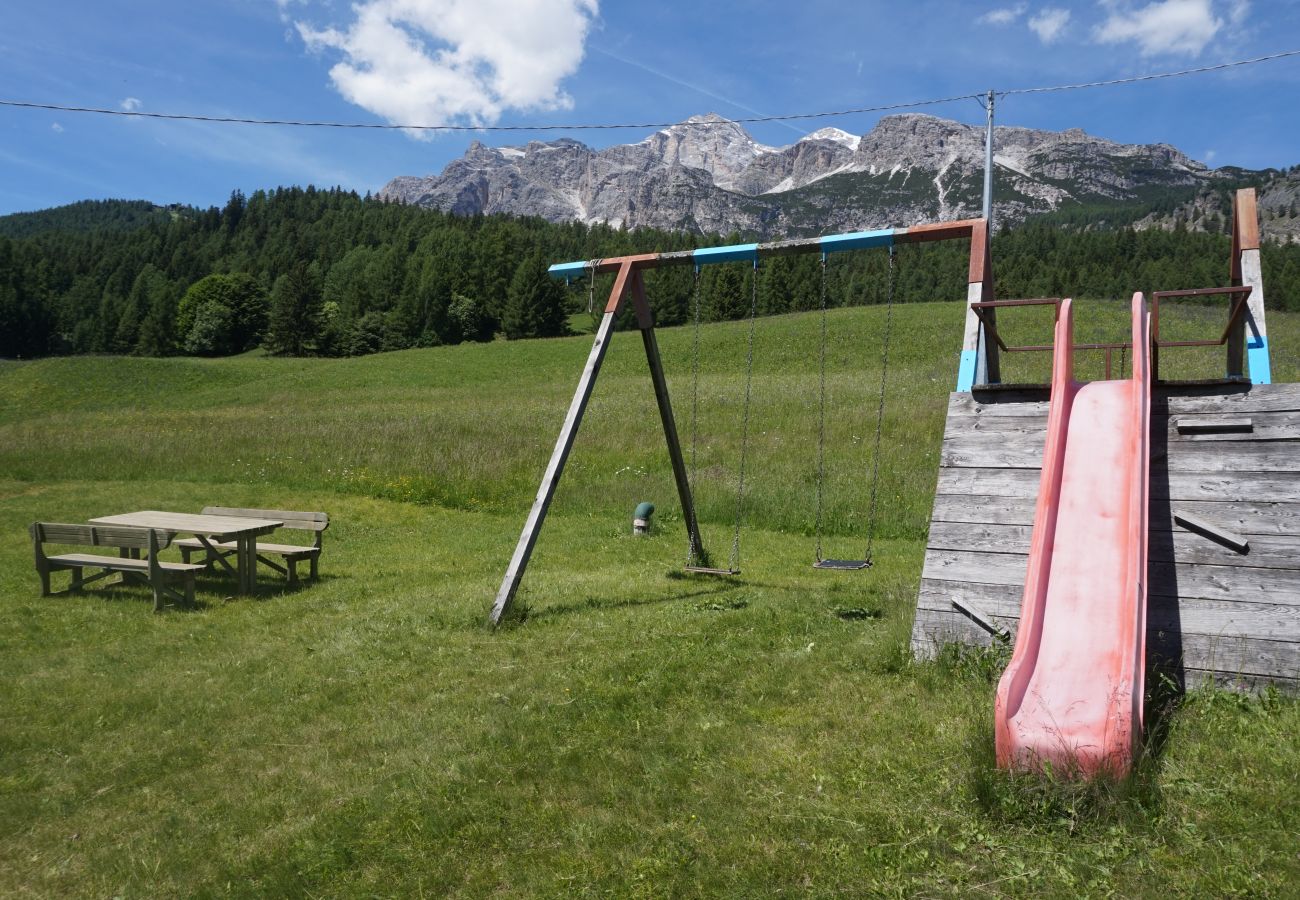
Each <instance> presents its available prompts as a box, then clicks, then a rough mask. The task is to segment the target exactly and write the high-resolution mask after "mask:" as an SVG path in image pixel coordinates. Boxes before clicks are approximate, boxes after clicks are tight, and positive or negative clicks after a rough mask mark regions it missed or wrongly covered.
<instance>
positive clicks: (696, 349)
mask: <svg viewBox="0 0 1300 900" xmlns="http://www.w3.org/2000/svg"><path fill="white" fill-rule="evenodd" d="M692 305H693V307H694V308H693V318H694V324H695V328H694V338H693V342H692V345H691V464H690V467H689V470H688V471H687V473H686V480H687V484H689V485H690V489H691V496H692V497H694V496H695V470H696V464H695V452H696V444H697V441H696V436H697V435H698V433H699V428H698V425H699V413H700V267H699V266H696V267H695V288H694V292H693V299H692ZM697 527H698V526H697ZM699 553H700V548H699V547H697V546H696V535H695V532H694V531H691V533H690V537H689V538H688V545H687V550H686V565H688V566H693V565H695V564H696V561H697V557H698V556H699Z"/></svg>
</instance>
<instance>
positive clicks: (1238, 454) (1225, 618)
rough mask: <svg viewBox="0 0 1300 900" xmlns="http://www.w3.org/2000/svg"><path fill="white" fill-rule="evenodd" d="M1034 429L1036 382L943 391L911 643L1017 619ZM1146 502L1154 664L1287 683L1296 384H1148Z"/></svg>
mask: <svg viewBox="0 0 1300 900" xmlns="http://www.w3.org/2000/svg"><path fill="white" fill-rule="evenodd" d="M1046 427H1047V393H1046V391H1037V392H1035V391H1024V392H1006V391H989V392H982V391H978V390H977V391H975V392H973V393H954V394H952V396H951V397H950V399H949V406H948V424H947V428H946V430H945V434H944V440H943V451H942V457H941V462H940V470H939V481H938V489H937V492H936V494H935V500H934V511H933V515H932V517H931V524H930V538H929V542H928V544H927V549H926V555H925V567H924V569H923V571H922V577H921V590H920V595H919V598H918V601H917V610H916V620H915V624H914V625H913V630H912V646H913V649H914V651H915V652H916V653H917V655H918V656H922V657H924V656H928V655H932V654H933V653H934V652H935V650H936V649H937V648H938V647H939V646H940V645H942V644H944V643H950V642H959V643H965V644H977V645H987V644H990V643H991V642H993V641H996V640H999V638H998V636H997V635H996V634H995V633H994V631H993V630H991V629H990V627H988V626H989V625H992V626H993V629H996V628H999V627H1000V628H1005V629H1007V630H1008V631H1010V632H1014V630H1015V628H1016V624H1017V622H1018V619H1019V613H1020V601H1021V593H1022V591H1023V588H1024V582H1025V567H1026V563H1027V560H1028V552H1029V536H1030V531H1031V528H1032V526H1033V519H1034V503H1035V498H1036V497H1037V495H1038V486H1039V472H1040V466H1041V460H1042V452H1043V441H1044V436H1045V434H1046ZM1150 514H1151V518H1150V561H1149V565H1148V584H1149V598H1150V599H1149V606H1148V615H1147V626H1148V644H1147V650H1148V656H1149V657H1150V658H1151V659H1152V661H1153V662H1154V663H1155V664H1156V665H1157V666H1158V667H1159V668H1160V669H1161V670H1162V671H1165V672H1167V673H1169V674H1171V675H1172V676H1173V677H1175V678H1177V679H1179V680H1181V681H1184V682H1185V684H1186V685H1187V686H1189V687H1190V686H1194V685H1195V684H1198V683H1200V682H1203V681H1205V680H1206V679H1213V680H1214V681H1216V682H1217V683H1219V684H1221V685H1225V686H1230V687H1238V688H1242V689H1256V688H1258V687H1260V686H1262V685H1264V684H1268V683H1273V684H1277V685H1278V686H1279V687H1281V688H1282V689H1284V690H1286V691H1288V692H1291V693H1297V692H1300V384H1273V385H1249V384H1241V385H1212V386H1188V387H1177V386H1167V387H1158V388H1157V389H1156V392H1155V396H1154V397H1153V408H1152V417H1151V508H1150ZM1242 543H1244V544H1245V548H1244V549H1240V548H1241V544H1242ZM1102 601H1103V598H1098V602H1102ZM981 617H985V618H987V620H989V621H988V622H987V623H986V624H981V623H980V622H979V621H978V620H979V619H980V618H981Z"/></svg>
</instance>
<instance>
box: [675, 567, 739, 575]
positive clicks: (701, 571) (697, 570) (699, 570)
mask: <svg viewBox="0 0 1300 900" xmlns="http://www.w3.org/2000/svg"><path fill="white" fill-rule="evenodd" d="M682 571H683V572H690V573H692V574H694V575H739V574H740V570H739V569H714V568H710V567H709V566H683V567H682Z"/></svg>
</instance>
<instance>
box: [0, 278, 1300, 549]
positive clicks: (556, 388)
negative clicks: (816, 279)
mask: <svg viewBox="0 0 1300 900" xmlns="http://www.w3.org/2000/svg"><path fill="white" fill-rule="evenodd" d="M1040 313H1042V314H1040ZM893 316H894V321H893V326H892V327H893V333H894V340H893V346H892V347H891V351H890V368H889V389H888V396H887V405H886V419H885V435H884V441H883V453H884V454H885V455H884V457H883V459H882V466H881V469H882V472H883V475H882V494H881V497H882V499H883V500H884V501H885V502H884V504H883V506H882V510H883V519H882V524H883V528H884V531H885V533H886V534H892V535H895V536H900V537H917V536H920V535H923V534H924V530H925V527H926V523H927V521H928V517H929V504H930V497H931V494H932V492H933V487H934V477H935V470H936V466H937V463H938V456H937V454H938V447H939V440H940V437H941V435H942V429H943V422H944V415H945V409H946V405H945V402H946V397H947V395H948V393H949V391H951V390H952V387H953V382H954V379H955V377H956V360H957V356H958V350H959V342H960V332H961V322H962V305H961V304H960V303H943V304H908V305H903V306H897V307H896V308H895V309H894V313H893ZM885 317H886V310H885V308H883V307H879V306H877V307H867V308H855V309H847V310H836V311H833V312H832V313H831V315H830V319H829V324H830V335H831V340H830V353H829V357H828V367H827V371H828V384H829V388H830V392H829V401H828V403H829V406H828V408H829V411H830V419H829V422H828V445H827V457H826V459H827V471H828V472H829V473H830V489H829V491H828V509H827V521H828V522H829V523H830V526H831V528H832V530H837V531H841V532H846V533H853V532H857V531H860V530H861V529H862V527H863V525H864V521H863V515H864V509H865V502H864V501H865V495H866V494H865V492H866V490H867V489H868V487H869V486H868V485H867V484H866V483H865V473H866V472H867V471H868V468H867V466H868V464H869V461H870V459H869V448H870V446H871V441H870V440H869V437H870V435H871V433H872V429H873V427H874V420H873V416H872V415H871V413H872V412H873V411H874V408H875V404H876V398H877V393H876V392H877V390H878V385H879V372H880V369H879V367H880V359H881V356H880V354H881V340H882V336H883V332H884V326H885ZM1221 318H1222V310H1220V309H1217V308H1204V307H1187V308H1184V309H1181V310H1178V311H1166V312H1164V313H1163V314H1162V328H1163V329H1165V331H1166V333H1168V334H1176V335H1177V336H1193V335H1202V336H1203V335H1204V334H1207V333H1209V332H1213V331H1216V330H1217V328H1218V327H1219V326H1218V323H1219V321H1220V319H1221ZM1078 321H1079V325H1078V336H1077V339H1078V340H1079V341H1081V342H1082V341H1085V340H1103V339H1104V340H1115V339H1118V338H1120V337H1121V336H1122V335H1123V334H1124V333H1125V329H1126V327H1127V323H1126V321H1125V311H1124V308H1123V305H1122V304H1117V303H1102V302H1097V303H1081V304H1080V306H1079V310H1078ZM1269 326H1270V333H1271V336H1272V347H1273V352H1274V360H1273V367H1274V373H1275V377H1276V378H1277V380H1279V381H1287V380H1297V379H1300V315H1297V314H1294V313H1271V314H1270V320H1269ZM1003 331H1004V333H1005V335H1006V337H1007V339H1008V340H1009V341H1010V342H1012V343H1020V344H1025V343H1043V342H1047V341H1049V340H1050V338H1049V335H1050V327H1049V320H1048V318H1047V317H1046V314H1045V313H1043V311H1042V310H1036V311H1034V312H1025V313H1023V314H1022V315H1007V316H1004V317H1003ZM819 334H820V318H819V316H818V315H817V314H816V313H805V314H794V315H785V316H775V317H771V318H767V319H763V320H760V321H759V322H758V325H757V331H756V341H755V357H754V382H753V403H752V411H751V437H750V446H749V454H750V457H749V460H748V466H749V471H748V473H747V497H746V509H747V517H748V519H749V521H750V522H752V523H753V524H755V525H759V526H762V527H766V528H771V529H781V530H791V531H797V532H807V531H809V530H810V529H811V527H812V517H813V499H814V489H815V460H816V453H815V451H816V434H817V420H816V416H817V384H818V359H819V349H818V348H819ZM745 335H746V324H745V323H744V322H734V323H724V324H715V325H708V326H705V327H704V328H703V329H702V332H701V354H702V363H701V371H702V375H701V382H700V387H699V394H698V403H699V421H700V428H699V435H698V440H697V454H698V457H699V475H698V482H697V483H698V491H699V495H700V505H701V509H702V511H703V515H704V517H705V519H706V521H708V522H710V523H712V524H713V525H715V526H716V525H721V524H723V523H726V522H728V521H729V520H730V519H731V516H732V514H733V510H734V502H735V499H734V493H733V484H734V479H735V468H736V465H737V463H738V460H739V451H740V434H741V421H742V412H743V410H742V405H743V404H742V400H743V396H744V359H745V348H746V345H745ZM660 343H661V346H662V350H663V354H664V360H665V365H666V367H667V370H668V372H669V376H670V383H671V388H672V391H673V402H674V404H675V410H676V415H677V419H678V424H679V427H680V429H681V431H682V435H683V441H684V442H685V443H687V445H688V446H689V444H690V414H691V401H692V382H691V379H690V370H691V353H692V343H693V335H692V332H691V330H690V329H689V328H684V327H683V328H668V329H662V330H661V337H660ZM589 348H590V338H589V337H575V338H566V339H556V340H538V341H519V342H510V343H506V342H500V341H499V342H494V343H490V344H477V345H461V346H456V347H443V348H433V349H427V350H408V351H400V352H396V353H386V354H377V355H373V356H368V357H362V358H357V359H344V360H325V359H277V358H270V357H243V358H235V359H226V360H198V359H170V360H151V359H134V358H121V357H80V358H77V357H70V358H59V359H48V360H41V361H37V362H32V363H28V364H25V365H21V366H9V367H4V368H0V470H3V471H5V472H7V473H8V474H9V475H10V477H13V478H17V479H20V480H26V481H33V482H47V481H57V480H63V479H69V478H99V479H106V480H120V479H129V480H141V481H147V480H150V479H153V478H156V477H158V476H159V473H160V472H166V473H169V474H170V475H171V476H172V477H175V478H178V479H180V480H184V481H210V482H225V481H230V480H232V479H234V480H243V479H252V480H254V481H265V482H266V483H268V484H271V483H273V484H278V485H282V486H292V487H298V488H303V489H312V490H342V491H345V492H350V493H358V494H363V495H370V496H378V497H386V498H390V499H400V500H410V501H414V502H419V503H433V504H438V505H444V506H449V507H454V508H467V509H489V510H497V511H511V512H517V511H520V510H523V509H526V508H527V506H528V504H529V503H530V502H531V499H532V495H533V492H534V491H535V490H536V485H537V479H538V477H539V476H540V473H541V470H542V467H543V465H544V463H545V460H546V457H547V455H548V453H549V451H550V449H551V447H552V445H553V442H554V440H555V435H556V434H557V433H558V430H559V427H560V423H561V421H562V419H563V417H564V412H565V409H566V408H567V406H568V403H569V400H570V398H571V396H572V392H573V389H574V387H575V385H576V383H577V379H578V376H579V374H580V372H581V369H582V365H583V361H584V360H585V358H586V355H587V352H588V350H589ZM1092 356H1093V357H1095V356H1096V355H1095V354H1093V355H1092ZM1046 364H1047V362H1046V359H1045V358H1043V357H1042V356H1041V355H1025V354H1020V355H1017V356H1015V357H1014V358H1008V359H1006V362H1005V364H1004V378H1005V380H1008V381H1021V380H1033V379H1038V380H1041V379H1043V378H1044V377H1045V375H1046V369H1045V366H1046ZM1164 364H1165V366H1166V370H1167V371H1169V370H1170V369H1172V370H1173V373H1174V374H1179V375H1183V376H1189V377H1190V376H1200V377H1205V376H1211V375H1215V374H1218V372H1219V371H1220V370H1219V368H1218V367H1219V366H1220V365H1221V354H1220V352H1219V351H1217V350H1212V351H1211V350H1206V351H1184V352H1181V353H1178V354H1175V353H1174V352H1173V351H1170V352H1168V353H1167V354H1166V356H1165V359H1164ZM1100 365H1101V362H1100V359H1099V358H1089V356H1087V355H1081V362H1080V373H1081V375H1082V376H1084V377H1099V376H1100V373H1101V370H1100ZM645 499H648V500H652V501H654V502H655V503H657V504H658V505H659V506H660V510H661V518H665V519H666V520H668V521H671V520H672V518H673V516H675V515H676V496H675V491H674V488H673V486H672V480H671V477H670V472H669V468H668V465H667V458H666V455H665V452H664V449H663V437H662V433H661V431H660V427H659V423H658V419H657V414H656V412H655V407H654V398H653V393H652V391H651V387H650V382H649V379H648V377H647V375H646V373H645V360H644V353H643V351H642V347H641V341H640V340H639V338H638V337H637V336H636V335H635V334H619V335H617V336H616V337H615V339H614V341H613V344H612V346H611V350H610V354H609V357H608V360H607V362H606V365H605V369H604V371H603V373H602V375H601V377H600V380H599V382H598V385H597V388H596V391H595V394H594V396H593V399H592V405H591V408H590V410H589V412H588V416H587V419H586V421H585V423H584V425H583V429H582V434H581V437H580V439H579V441H578V445H577V448H576V449H575V452H574V455H573V458H572V461H571V463H570V467H569V472H568V474H567V475H566V477H565V481H564V484H563V486H562V489H561V493H560V500H559V502H558V503H557V510H558V511H560V512H569V513H573V512H576V513H591V512H594V511H596V510H602V511H604V512H608V510H609V508H610V506H611V505H612V506H615V507H622V506H627V507H628V508H629V509H630V508H631V506H632V505H634V504H635V503H636V502H638V501H639V500H645Z"/></svg>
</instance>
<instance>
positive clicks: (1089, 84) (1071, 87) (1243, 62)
mask: <svg viewBox="0 0 1300 900" xmlns="http://www.w3.org/2000/svg"><path fill="white" fill-rule="evenodd" d="M1288 56H1300V50H1284V51H1282V52H1281V53H1270V54H1269V55H1268V56H1256V57H1255V58H1253V59H1239V60H1236V61H1235V62H1226V63H1218V64H1217V65H1213V66H1200V67H1199V68H1196V69H1183V70H1182V71H1180V72H1157V73H1156V74H1154V75H1134V76H1133V77H1131V78H1116V79H1113V80H1111V81H1085V82H1083V83H1081V84H1058V85H1055V86H1054V87H1036V88H1016V89H1014V90H1010V91H998V92H997V93H998V94H999V95H1000V96H1003V97H1010V96H1012V95H1013V94H1048V93H1052V92H1055V91H1077V90H1080V89H1082V88H1093V87H1110V86H1112V85H1116V84H1136V83H1137V82H1139V81H1156V80H1157V79H1160V78H1178V77H1180V76H1183V75H1199V74H1201V73H1202V72H1218V71H1220V70H1222V69H1232V68H1236V67H1237V66H1250V65H1254V64H1255V63H1262V62H1268V61H1270V60H1274V59H1283V58H1285V57H1288Z"/></svg>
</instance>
